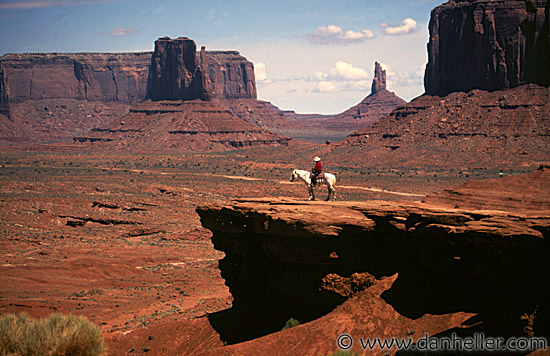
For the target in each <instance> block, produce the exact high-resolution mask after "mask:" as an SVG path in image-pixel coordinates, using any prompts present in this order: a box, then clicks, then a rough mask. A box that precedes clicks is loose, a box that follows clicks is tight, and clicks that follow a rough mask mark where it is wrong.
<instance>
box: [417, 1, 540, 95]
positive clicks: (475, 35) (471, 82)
mask: <svg viewBox="0 0 550 356" xmlns="http://www.w3.org/2000/svg"><path fill="white" fill-rule="evenodd" d="M429 31H430V41H429V43H428V64H427V66H426V73H425V77H424V86H425V89H426V93H427V94H430V95H440V96H444V95H447V94H449V93H451V92H455V91H469V90H472V89H483V90H501V89H509V88H514V87H517V86H520V85H523V84H527V83H535V84H539V85H542V86H548V85H550V2H548V1H546V0H506V1H504V0H498V1H490V0H458V1H448V2H446V3H444V4H443V5H440V6H438V7H436V8H435V9H434V10H432V13H431V19H430V24H429Z"/></svg>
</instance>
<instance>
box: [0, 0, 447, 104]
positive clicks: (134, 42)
mask: <svg viewBox="0 0 550 356" xmlns="http://www.w3.org/2000/svg"><path fill="white" fill-rule="evenodd" d="M442 2H443V1H442V0H382V1H380V0H376V1H375V0H339V1H334V0H331V1H325V0H321V1H305V0H304V1H301V0H292V1H290V0H274V1H268V0H254V1H252V0H236V1H230V0H210V1H196V0H194V1H185V0H184V1H154V2H153V1H144V0H57V1H56V0H0V33H2V36H0V37H1V39H0V55H1V54H5V53H23V52H128V51H152V50H153V47H154V41H155V40H156V39H157V38H159V37H162V36H170V37H172V38H175V37H179V36H186V37H189V38H191V39H193V40H195V42H196V43H197V46H199V47H200V46H203V45H204V46H206V48H207V50H238V51H239V52H240V53H241V54H242V55H244V56H245V57H247V58H248V59H249V60H250V61H252V62H254V64H255V66H256V76H257V85H258V97H259V99H262V100H268V101H271V102H273V103H274V104H275V105H277V106H279V107H280V108H281V109H285V110H295V111H297V112H302V113H313V112H318V113H339V112H342V111H344V110H345V109H347V108H349V107H350V106H352V105H355V104H357V103H358V102H359V101H361V100H362V99H363V98H364V97H365V96H367V95H368V94H369V93H370V84H371V81H372V77H373V73H374V62H375V61H378V62H381V63H382V64H383V66H385V67H386V69H387V77H388V89H389V90H391V91H394V92H395V93H396V94H397V95H399V96H401V97H402V98H403V99H405V100H410V99H412V98H414V97H416V96H418V95H421V94H422V93H423V85H422V76H423V70H424V66H425V64H426V61H427V52H426V44H427V41H428V31H427V24H428V21H429V16H430V11H431V9H432V8H434V7H435V6H437V5H439V4H440V3H442Z"/></svg>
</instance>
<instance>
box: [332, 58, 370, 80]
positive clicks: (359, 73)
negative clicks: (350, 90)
mask: <svg viewBox="0 0 550 356" xmlns="http://www.w3.org/2000/svg"><path fill="white" fill-rule="evenodd" d="M328 77H329V78H330V79H337V80H338V79H340V80H362V79H366V78H368V77H369V74H368V73H367V71H366V70H364V69H362V68H355V67H354V66H353V65H351V64H349V63H346V62H343V61H339V62H336V64H335V66H334V68H332V69H331V70H330V74H329V76H328Z"/></svg>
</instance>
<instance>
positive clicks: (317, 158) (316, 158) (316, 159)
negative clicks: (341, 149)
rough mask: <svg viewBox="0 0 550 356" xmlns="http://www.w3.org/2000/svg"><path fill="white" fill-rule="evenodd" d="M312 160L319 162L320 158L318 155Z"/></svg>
mask: <svg viewBox="0 0 550 356" xmlns="http://www.w3.org/2000/svg"><path fill="white" fill-rule="evenodd" d="M313 160H314V161H315V162H319V161H320V160H321V159H320V158H319V157H315V158H314V159H313Z"/></svg>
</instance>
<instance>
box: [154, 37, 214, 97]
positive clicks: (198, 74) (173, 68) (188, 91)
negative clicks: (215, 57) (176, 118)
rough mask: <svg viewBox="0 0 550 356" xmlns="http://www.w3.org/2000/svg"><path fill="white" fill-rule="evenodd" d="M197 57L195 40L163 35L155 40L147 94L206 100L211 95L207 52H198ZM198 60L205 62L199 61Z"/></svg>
mask: <svg viewBox="0 0 550 356" xmlns="http://www.w3.org/2000/svg"><path fill="white" fill-rule="evenodd" d="M199 58H200V60H197V46H196V44H195V41H193V40H191V39H189V38H187V37H179V38H176V39H170V38H169V37H163V38H159V39H158V40H156V41H155V52H154V53H153V56H152V57H151V88H150V89H149V92H148V95H149V98H150V99H152V100H193V99H202V100H206V99H207V98H208V97H209V96H210V95H211V93H210V92H209V88H210V85H209V83H208V81H209V78H208V65H207V64H206V53H204V52H201V55H200V57H199ZM201 61H204V62H205V63H200V62H201ZM205 69H206V71H205Z"/></svg>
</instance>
